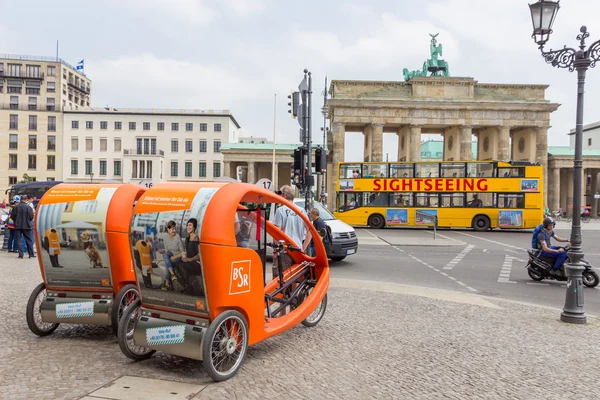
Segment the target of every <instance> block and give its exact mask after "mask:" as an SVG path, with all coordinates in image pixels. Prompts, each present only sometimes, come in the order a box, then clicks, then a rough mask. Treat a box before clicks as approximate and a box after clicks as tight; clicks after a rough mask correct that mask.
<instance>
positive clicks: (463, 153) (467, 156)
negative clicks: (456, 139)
mask: <svg viewBox="0 0 600 400" xmlns="http://www.w3.org/2000/svg"><path fill="white" fill-rule="evenodd" d="M472 135H473V128H472V127H470V126H466V125H463V126H461V127H460V161H471V160H472V159H473V138H472V137H471V136H472Z"/></svg>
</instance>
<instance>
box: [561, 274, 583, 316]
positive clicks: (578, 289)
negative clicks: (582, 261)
mask: <svg viewBox="0 0 600 400" xmlns="http://www.w3.org/2000/svg"><path fill="white" fill-rule="evenodd" d="M564 268H565V270H566V272H567V294H566V297H565V306H564V308H563V312H562V313H561V314H560V320H561V321H562V322H567V323H570V324H585V323H586V322H587V317H586V315H585V313H584V312H583V278H582V273H583V271H584V270H585V268H584V267H583V266H582V265H579V264H578V263H573V264H565V266H564Z"/></svg>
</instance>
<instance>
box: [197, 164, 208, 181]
mask: <svg viewBox="0 0 600 400" xmlns="http://www.w3.org/2000/svg"><path fill="white" fill-rule="evenodd" d="M198 167H199V168H198V176H199V177H200V178H206V163H205V162H201V163H200V164H198Z"/></svg>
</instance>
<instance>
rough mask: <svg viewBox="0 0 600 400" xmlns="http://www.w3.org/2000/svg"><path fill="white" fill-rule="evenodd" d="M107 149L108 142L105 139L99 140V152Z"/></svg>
mask: <svg viewBox="0 0 600 400" xmlns="http://www.w3.org/2000/svg"><path fill="white" fill-rule="evenodd" d="M107 147H108V140H106V138H100V151H106V150H107Z"/></svg>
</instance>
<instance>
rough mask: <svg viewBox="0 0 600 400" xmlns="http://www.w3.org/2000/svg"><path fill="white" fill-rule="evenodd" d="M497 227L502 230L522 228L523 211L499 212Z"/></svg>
mask: <svg viewBox="0 0 600 400" xmlns="http://www.w3.org/2000/svg"><path fill="white" fill-rule="evenodd" d="M498 226H500V227H503V228H509V227H519V228H520V227H521V226H523V211H516V210H515V211H513V210H500V212H499V214H498Z"/></svg>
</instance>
